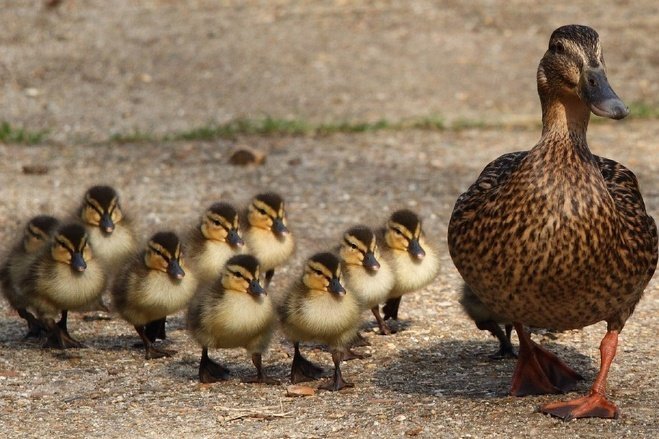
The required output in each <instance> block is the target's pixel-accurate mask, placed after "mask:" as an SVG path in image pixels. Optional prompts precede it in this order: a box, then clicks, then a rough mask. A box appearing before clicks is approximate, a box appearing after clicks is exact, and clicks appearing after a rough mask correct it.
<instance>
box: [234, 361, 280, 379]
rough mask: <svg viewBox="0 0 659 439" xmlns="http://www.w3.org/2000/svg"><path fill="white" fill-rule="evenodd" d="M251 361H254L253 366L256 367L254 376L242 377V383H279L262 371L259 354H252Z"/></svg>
mask: <svg viewBox="0 0 659 439" xmlns="http://www.w3.org/2000/svg"><path fill="white" fill-rule="evenodd" d="M252 363H254V367H256V376H253V377H251V378H245V379H243V380H242V381H243V383H260V384H269V385H279V384H281V383H280V382H279V381H278V380H276V379H274V378H270V377H269V376H267V375H266V374H265V372H263V366H262V362H261V354H252Z"/></svg>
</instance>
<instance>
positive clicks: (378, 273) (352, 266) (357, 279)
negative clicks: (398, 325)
mask: <svg viewBox="0 0 659 439" xmlns="http://www.w3.org/2000/svg"><path fill="white" fill-rule="evenodd" d="M339 256H340V258H341V268H342V271H343V276H344V279H345V280H344V282H345V286H346V288H347V289H348V290H349V291H352V292H354V293H355V294H357V296H358V297H359V301H360V303H361V304H362V305H363V306H364V307H366V308H367V309H370V310H371V312H372V313H373V315H374V316H375V320H376V321H377V323H378V327H379V328H380V333H381V334H383V335H385V334H390V333H391V331H390V329H389V328H388V326H387V324H386V323H385V321H384V319H382V316H381V315H380V303H383V302H384V301H385V300H386V299H387V297H388V295H389V292H390V291H391V289H392V288H393V286H394V282H395V278H394V273H393V271H392V269H391V267H390V266H389V264H388V263H387V261H386V260H384V259H383V258H381V257H380V251H379V248H378V245H377V239H376V235H375V233H373V231H372V230H371V229H370V228H368V227H366V226H362V225H358V226H354V227H351V228H350V229H348V230H347V231H346V232H345V233H344V234H343V242H342V243H341V247H340V248H339Z"/></svg>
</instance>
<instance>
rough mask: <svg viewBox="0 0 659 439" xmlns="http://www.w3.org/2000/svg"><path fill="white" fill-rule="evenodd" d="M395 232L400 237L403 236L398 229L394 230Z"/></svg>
mask: <svg viewBox="0 0 659 439" xmlns="http://www.w3.org/2000/svg"><path fill="white" fill-rule="evenodd" d="M393 230H394V233H395V234H396V235H398V236H403V234H402V233H401V232H400V230H398V229H393Z"/></svg>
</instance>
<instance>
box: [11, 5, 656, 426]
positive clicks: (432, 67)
mask: <svg viewBox="0 0 659 439" xmlns="http://www.w3.org/2000/svg"><path fill="white" fill-rule="evenodd" d="M6 3H7V6H6V7H3V8H1V9H0V22H2V23H3V26H2V28H1V29H0V47H1V48H2V57H1V58H0V120H8V121H9V122H11V123H12V124H14V125H17V126H25V127H28V128H29V129H40V128H46V129H48V130H49V133H50V134H49V138H50V139H53V140H55V142H52V143H50V144H48V145H35V146H23V145H1V144H0V157H2V158H3V160H0V197H1V199H2V200H3V203H1V204H0V242H3V243H5V245H4V248H8V246H9V245H10V244H11V243H12V242H13V240H14V239H15V238H16V236H17V235H18V233H19V231H20V228H21V225H22V223H23V222H24V221H25V220H26V219H27V218H28V217H29V216H31V215H34V214H37V213H40V212H50V213H53V214H56V215H58V216H65V215H66V214H68V213H70V212H71V211H72V209H74V208H75V207H76V206H77V204H78V202H79V199H80V197H81V196H82V194H83V192H84V191H85V189H86V188H87V187H88V186H89V185H92V184H96V183H103V182H104V183H109V184H112V185H114V186H116V187H117V188H118V189H119V191H120V192H121V195H122V199H123V204H124V207H125V208H126V209H127V210H128V212H129V213H130V214H131V216H132V217H133V218H134V220H135V223H136V226H137V227H138V228H139V232H140V236H142V237H144V238H146V237H147V236H148V235H149V234H150V233H152V232H154V231H156V230H159V229H165V228H173V229H175V230H179V231H184V230H186V229H187V228H188V227H191V226H192V225H193V224H194V223H195V222H196V221H197V217H198V215H199V214H200V213H201V211H202V210H203V209H204V208H205V207H206V206H207V205H209V204H210V203H211V202H213V201H215V200H218V199H223V200H232V201H235V202H238V203H244V202H245V201H246V200H248V199H249V197H250V196H251V195H253V194H254V193H256V192H258V191H262V190H266V189H267V190H277V191H280V192H281V193H282V195H284V197H285V198H286V199H287V201H288V207H289V211H290V222H291V228H292V230H293V231H294V233H295V234H296V235H297V237H298V240H299V247H298V251H297V253H296V255H295V257H294V258H293V259H292V260H291V261H290V263H289V264H287V265H286V266H285V267H283V268H282V269H281V270H278V272H277V274H276V275H275V278H274V281H273V284H272V294H275V295H276V294H281V292H282V291H283V290H285V289H286V288H287V286H288V285H290V283H291V282H292V281H293V280H294V279H295V277H296V276H298V275H299V273H300V270H301V264H302V262H303V260H304V258H305V257H307V256H309V255H310V254H312V253H313V252H316V251H319V250H324V249H327V248H329V247H331V246H333V245H334V244H335V243H336V242H337V240H338V239H339V237H340V234H341V232H342V231H343V230H344V229H346V228H347V227H349V226H351V225H353V224H355V223H358V222H364V223H367V224H371V225H378V224H381V223H382V222H383V221H384V219H385V218H386V217H387V215H388V213H389V212H391V211H392V210H393V209H395V208H399V207H404V206H407V207H410V208H413V209H416V210H417V211H419V212H420V213H421V214H422V216H423V217H424V219H425V223H424V224H425V228H426V230H427V234H428V235H429V236H430V238H431V241H432V242H433V243H434V244H435V245H436V246H437V248H438V251H439V253H440V255H441V261H442V266H441V272H440V275H439V277H438V279H437V280H436V281H435V282H434V283H433V284H432V285H430V286H429V287H428V288H426V289H424V290H423V291H420V292H418V293H416V294H413V295H410V296H409V297H407V296H406V297H405V298H404V299H403V304H402V308H401V315H402V321H401V322H400V327H401V329H402V330H401V331H400V332H399V333H397V334H395V335H392V336H388V337H382V336H379V335H377V334H376V333H375V332H373V331H372V329H373V325H372V322H370V320H368V325H367V338H368V339H369V341H370V342H371V344H372V346H370V347H368V348H362V350H363V351H365V352H368V353H370V354H371V357H369V358H367V359H365V360H355V361H352V362H349V363H347V364H346V365H345V367H344V373H345V376H346V378H347V379H348V380H350V381H352V382H354V383H355V385H356V386H355V388H354V389H350V390H347V391H343V392H340V393H338V394H336V393H320V394H317V395H316V396H313V397H309V398H290V397H287V396H286V378H287V373H288V370H289V367H290V362H291V359H292V358H291V357H292V347H291V346H290V345H289V344H288V343H286V342H285V341H283V340H280V337H276V338H275V341H274V342H273V344H272V346H271V349H270V351H269V353H268V354H267V355H266V357H265V365H266V368H267V370H268V372H269V373H270V374H271V375H273V376H275V377H277V378H279V379H281V380H282V382H283V384H282V385H280V386H272V387H265V386H258V385H247V384H242V383H240V381H239V378H240V377H243V376H246V375H248V374H251V373H252V367H251V363H250V361H249V359H248V358H247V355H245V353H244V352H242V351H239V350H235V351H234V350H232V351H226V352H219V351H215V352H212V355H214V356H215V357H216V358H218V359H219V358H221V359H223V360H224V361H226V362H227V364H228V366H229V367H230V368H231V369H232V371H233V372H234V378H233V379H232V380H230V381H229V382H226V383H221V384H216V385H200V384H199V383H198V382H197V379H196V371H197V362H198V359H199V354H200V351H199V349H198V347H197V346H196V345H195V343H194V342H193V341H192V340H191V338H190V337H189V336H188V334H187V332H186V330H185V321H184V317H183V315H182V314H179V315H176V316H174V317H173V318H171V319H170V323H169V336H170V340H168V341H167V342H166V344H167V346H168V347H170V348H174V349H177V350H178V354H177V355H176V356H175V357H173V358H170V359H159V360H152V361H145V360H144V358H143V352H142V351H141V350H139V349H134V348H133V347H132V345H133V343H134V342H136V341H137V335H136V334H135V333H134V330H133V329H132V328H131V327H130V326H129V325H128V324H127V323H125V322H123V321H121V320H120V319H119V318H117V317H116V316H112V315H111V316H110V319H106V318H105V317H107V316H106V315H103V314H86V315H82V314H74V315H72V316H71V319H70V330H71V333H72V334H73V335H74V337H77V338H79V339H81V340H82V341H84V342H85V343H86V344H87V345H88V348H87V349H83V350H71V351H67V352H57V351H49V350H42V349H41V348H40V345H39V343H36V342H28V341H23V340H21V336H22V334H23V331H24V328H23V324H22V322H21V321H19V319H18V317H17V315H16V314H15V313H14V312H13V311H12V310H10V309H9V308H8V306H7V305H6V304H5V303H4V302H3V303H1V304H0V413H1V415H0V431H1V432H2V433H3V434H4V435H6V436H7V437H49V436H53V435H58V436H63V437H126V436H129V435H130V436H132V437H292V438H297V437H300V438H301V437H305V438H311V437H318V438H321V437H382V436H385V437H407V436H410V437H413V436H418V437H429V438H430V437H490V436H492V437H494V436H500V437H538V436H541V437H634V438H636V437H647V438H650V437H657V436H658V435H659V419H657V416H656V407H658V406H659V375H658V374H657V370H659V367H658V366H659V351H658V350H657V346H656V343H654V337H656V334H657V332H659V321H658V320H657V317H656V316H657V313H658V312H659V282H658V281H657V276H655V278H654V280H653V281H652V283H651V284H650V286H649V287H648V289H647V290H646V294H645V296H644V298H643V299H642V300H641V302H640V304H639V305H638V307H637V309H636V312H635V313H634V315H633V316H632V318H631V319H630V320H629V321H628V323H627V326H626V327H625V330H624V331H623V332H622V334H621V343H620V348H619V352H618V356H617V357H616V360H615V361H614V363H613V366H612V369H611V374H610V378H609V393H610V396H611V398H612V399H613V400H614V401H615V402H616V403H618V404H619V407H620V408H621V410H622V417H621V418H620V419H618V420H615V421H607V420H579V421H574V422H568V423H565V422H562V421H558V420H556V419H553V418H550V417H546V416H544V415H541V414H538V413H535V410H536V408H537V407H538V406H539V405H540V404H543V403H545V402H548V401H552V400H555V399H557V397H553V396H549V397H527V398H512V397H510V396H508V395H507V390H508V386H509V382H510V377H511V374H512V371H513V367H514V362H512V361H501V362H492V361H490V360H488V358H487V354H489V353H491V352H493V351H494V350H496V347H497V343H496V341H495V340H494V339H492V338H490V337H488V336H487V335H486V334H484V333H482V332H480V331H478V330H476V328H475V326H474V325H473V323H471V322H470V321H469V320H468V319H467V318H466V317H465V316H464V315H463V313H462V311H461V309H460V307H459V305H458V303H457V291H458V286H459V282H460V278H459V275H458V273H457V272H456V270H455V268H454V267H453V264H452V263H451V260H450V257H449V256H448V251H447V246H446V232H447V224H448V219H449V215H450V212H451V209H452V207H453V203H454V202H455V199H456V198H457V196H458V195H459V193H461V192H462V191H463V190H464V189H465V188H466V187H467V186H468V185H469V184H470V183H471V182H472V181H473V180H474V178H475V177H476V175H477V173H478V172H479V171H480V170H481V169H482V168H483V167H484V166H485V164H486V163H488V162H489V161H490V160H492V159H494V158H495V157H497V156H499V155H500V154H502V153H505V152H509V151H514V150H521V149H528V148H529V147H530V146H532V145H533V144H534V143H535V142H536V141H537V139H538V137H539V133H538V130H536V129H526V130H521V129H520V130H512V129H499V130H494V129H469V130H463V131H456V132H452V131H447V132H428V131H415V130H405V131H398V132H397V131H381V132H376V133H365V134H355V135H347V134H337V135H333V136H329V137H271V138H250V137H241V138H238V139H236V140H233V141H218V142H208V143H199V142H177V143H158V144H156V143H153V144H152V143H142V144H134V145H131V144H127V145H118V144H103V143H101V144H99V143H92V141H97V140H103V139H106V138H107V137H108V136H109V135H110V134H111V133H112V132H116V131H119V132H123V133H125V132H128V131H130V130H132V129H134V128H137V129H140V130H145V131H154V132H171V131H172V130H179V129H188V128H191V127H195V126H199V125H202V124H206V123H209V122H222V121H225V120H228V119H231V118H235V117H238V116H249V117H258V116H261V115H264V114H269V115H272V116H275V117H295V118H301V119H307V120H313V121H331V122H335V121H341V120H346V119H355V120H375V119H379V118H380V117H387V118H390V119H401V118H406V117H416V116H419V115H427V114H431V113H439V114H442V115H444V116H446V117H448V118H451V117H452V118H471V119H474V120H493V121H502V120H508V119H518V118H521V119H524V120H529V119H530V120H535V119H537V118H538V116H539V110H538V99H537V96H536V95H535V85H534V78H535V69H536V65H537V60H538V59H539V58H540V56H541V55H542V52H543V51H544V49H545V47H546V41H547V38H548V35H549V33H550V32H551V30H553V28H555V27H557V26H558V25H561V24H565V23H569V22H584V23H589V24H592V25H593V26H595V27H596V28H597V29H598V30H599V31H600V34H601V35H602V38H603V40H604V47H605V51H606V57H607V63H608V65H609V68H610V71H609V73H610V74H609V77H610V78H611V82H612V85H613V87H614V88H615V89H616V90H617V91H618V92H619V94H620V95H621V96H622V97H623V98H624V99H625V100H627V101H628V102H635V101H644V102H647V103H650V104H653V103H654V104H656V103H657V102H658V101H657V96H658V94H657V91H659V88H658V87H659V85H658V84H657V82H656V80H655V79H656V78H657V77H659V71H658V70H659V58H658V57H657V51H656V47H657V38H658V36H657V33H656V28H657V24H658V23H659V11H658V9H659V6H657V5H656V2H653V1H645V0H643V1H639V2H633V3H632V2H623V1H612V0H611V1H602V2H599V3H598V4H597V8H596V9H595V8H593V7H592V3H591V2H587V1H585V0H584V1H581V0H575V1H571V2H569V3H568V2H563V3H562V4H560V5H559V4H551V5H550V4H547V5H537V6H534V7H533V10H532V11H530V10H529V9H530V8H529V7H528V5H527V4H526V3H525V2H521V1H512V2H505V4H501V3H499V2H490V1H485V0H483V1H475V2H453V1H445V2H425V1H418V0H413V1H410V2H393V1H392V2H379V1H377V2H376V1H374V2H368V3H359V2H345V1H335V2H323V3H321V2H303V1H300V2H292V1H283V0H279V1H270V2H256V1H245V2H215V1H210V0H198V1H189V2H185V3H184V6H182V5H183V3H182V2H175V1H173V0H168V1H166V0H160V1H156V0H152V1H143V2H140V3H139V5H137V2H131V1H127V0H123V1H119V0H118V1H115V2H102V1H100V0H90V1H81V0H64V1H63V4H62V5H61V6H60V7H59V9H57V10H55V11H46V10H44V9H40V8H38V7H35V6H34V5H30V4H29V2H23V1H19V0H9V1H8V2H6ZM3 6H4V5H3ZM657 138H659V122H658V121H656V120H646V121H633V120H630V121H622V122H613V121H606V122H604V123H598V124H593V126H592V127H591V131H590V143H591V146H592V149H593V151H594V152H595V153H597V154H600V155H605V156H608V157H611V158H614V159H616V160H618V161H620V162H622V163H624V164H625V165H627V166H629V167H630V168H631V169H633V170H634V171H635V172H636V174H637V176H638V177H639V181H640V184H641V187H642V190H643V193H644V196H645V200H646V205H647V207H648V209H649V210H650V212H651V214H652V215H653V216H654V217H655V218H659V155H658V154H657V145H656V139H657ZM239 146H250V147H252V148H256V149H257V150H259V151H263V152H264V153H266V155H267V160H266V162H265V164H264V165H263V166H259V167H247V168H243V167H234V166H230V165H228V164H227V161H228V157H229V154H230V151H231V150H232V149H233V148H236V147H239ZM44 164H45V165H46V166H47V173H46V174H43V175H26V174H25V173H24V172H23V171H22V170H23V167H24V166H26V165H44ZM365 317H366V316H365ZM604 332H605V325H604V324H602V323H600V324H597V325H593V326H591V327H588V328H585V329H584V330H582V331H569V332H565V333H561V334H558V335H557V337H556V338H552V337H548V336H537V338H536V339H537V340H538V341H540V342H542V343H543V344H545V345H546V346H548V347H549V348H550V349H551V350H553V351H555V352H557V353H558V354H559V355H560V356H561V357H562V358H564V359H565V360H566V361H567V362H568V363H569V364H571V365H573V366H574V367H575V368H576V369H578V370H579V371H580V372H581V373H582V374H583V375H584V376H585V377H586V381H585V382H584V383H582V384H581V385H580V386H579V388H578V389H577V391H578V392H579V393H584V392H586V391H587V389H588V387H589V385H590V383H591V382H592V379H593V378H594V377H595V374H596V373H597V369H598V365H599V351H598V347H599V342H600V339H601V337H602V336H603V335H604ZM307 349H308V350H309V352H310V357H311V358H312V359H313V360H315V361H318V362H320V363H322V364H323V365H325V366H326V367H327V368H329V367H330V363H331V360H330V356H329V354H327V353H326V352H323V351H322V350H320V349H317V348H316V347H314V346H308V347H307ZM572 396H574V394H572V395H566V396H559V397H558V398H560V399H564V398H568V397H572Z"/></svg>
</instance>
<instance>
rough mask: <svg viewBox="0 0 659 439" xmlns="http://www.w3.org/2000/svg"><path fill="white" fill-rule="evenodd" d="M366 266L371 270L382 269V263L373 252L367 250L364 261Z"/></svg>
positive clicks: (363, 263)
mask: <svg viewBox="0 0 659 439" xmlns="http://www.w3.org/2000/svg"><path fill="white" fill-rule="evenodd" d="M362 265H363V266H364V268H366V269H367V270H370V271H378V270H379V269H380V263H379V262H378V260H377V259H375V255H374V254H373V252H367V253H366V254H365V255H364V260H363V261H362Z"/></svg>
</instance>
